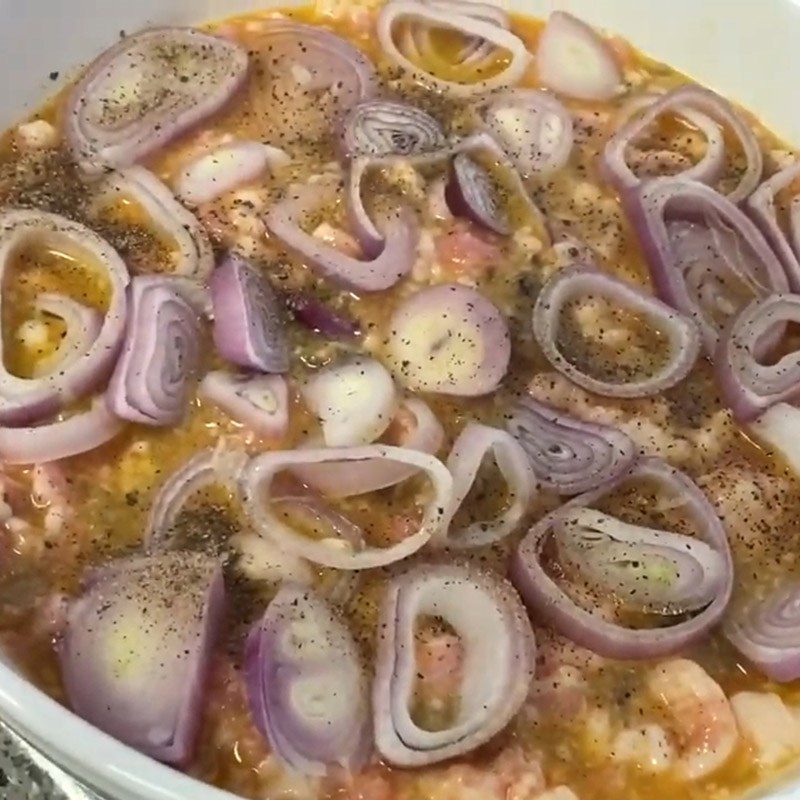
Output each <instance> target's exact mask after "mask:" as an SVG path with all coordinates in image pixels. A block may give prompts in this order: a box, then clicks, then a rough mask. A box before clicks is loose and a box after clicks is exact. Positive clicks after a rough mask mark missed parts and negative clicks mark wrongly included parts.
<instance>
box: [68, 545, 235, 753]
mask: <svg viewBox="0 0 800 800" xmlns="http://www.w3.org/2000/svg"><path fill="white" fill-rule="evenodd" d="M224 610H225V585H224V582H223V578H222V569H221V566H220V564H219V562H218V561H216V560H215V559H213V558H209V557H208V556H205V555H200V554H196V553H195V554H190V553H184V552H174V553H165V554H159V555H157V556H135V557H133V558H129V559H125V560H122V561H116V562H112V563H111V564H109V565H108V566H105V567H101V568H99V569H95V570H93V571H92V572H90V573H89V575H88V577H87V580H86V583H85V588H84V592H83V594H82V595H81V596H80V597H78V598H76V599H74V600H72V601H71V602H70V604H69V607H68V610H67V623H66V629H65V631H64V635H63V638H62V640H61V642H60V643H59V647H58V651H59V658H60V661H61V670H62V677H63V680H64V686H65V688H66V693H67V698H68V700H69V704H70V705H71V706H72V708H73V710H74V711H75V712H76V713H77V714H79V715H80V716H82V717H83V718H84V719H86V720H87V721H88V722H90V723H92V724H93V725H96V726H97V727H98V728H100V729H101V730H103V731H105V732H106V733H108V734H110V735H111V736H114V737H115V738H117V739H119V740H120V741H122V742H124V743H125V744H128V745H130V746H131V747H134V748H136V749H138V750H141V751H142V752H143V753H146V754H147V755H149V756H152V757H153V758H156V759H158V760H159V761H164V762H166V763H168V764H175V765H185V764H186V763H187V762H188V761H189V760H190V759H191V757H192V754H193V752H194V748H195V742H196V739H197V734H198V733H199V729H200V722H201V717H202V706H203V698H204V693H205V688H206V680H207V677H208V673H209V668H210V666H211V655H212V649H213V647H214V644H215V641H216V639H217V637H218V634H219V633H220V631H221V624H222V618H223V614H224Z"/></svg>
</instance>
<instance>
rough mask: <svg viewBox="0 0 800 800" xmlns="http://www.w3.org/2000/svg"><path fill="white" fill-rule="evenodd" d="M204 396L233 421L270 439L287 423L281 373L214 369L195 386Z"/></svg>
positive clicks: (285, 391) (286, 389)
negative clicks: (261, 373)
mask: <svg viewBox="0 0 800 800" xmlns="http://www.w3.org/2000/svg"><path fill="white" fill-rule="evenodd" d="M198 393H199V395H200V397H203V398H205V399H206V400H208V401H210V402H211V403H213V404H214V405H216V406H218V407H219V408H220V409H221V410H222V411H224V412H225V413H226V414H228V415H229V416H230V417H232V418H233V419H234V420H236V422H239V423H241V424H242V425H244V426H245V427H247V428H250V429H251V430H253V431H255V432H256V433H258V434H261V435H262V436H266V437H268V438H270V439H279V438H281V437H282V436H284V435H285V434H286V430H287V428H288V427H289V387H288V386H287V384H286V378H284V377H283V376H282V375H252V374H237V373H233V372H226V371H225V370H214V371H213V372H209V373H208V374H207V375H206V376H205V377H204V378H203V380H201V381H200V385H199V386H198Z"/></svg>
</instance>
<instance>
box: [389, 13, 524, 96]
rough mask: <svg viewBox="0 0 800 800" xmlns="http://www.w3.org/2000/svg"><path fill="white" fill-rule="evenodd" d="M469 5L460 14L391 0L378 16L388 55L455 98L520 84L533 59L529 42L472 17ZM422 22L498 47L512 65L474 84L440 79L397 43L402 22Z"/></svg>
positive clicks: (484, 20)
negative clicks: (408, 55)
mask: <svg viewBox="0 0 800 800" xmlns="http://www.w3.org/2000/svg"><path fill="white" fill-rule="evenodd" d="M468 6H469V4H465V5H464V6H460V7H459V8H460V13H459V12H456V11H455V9H454V8H453V7H452V6H447V7H444V8H442V7H441V6H439V5H438V4H433V3H424V2H419V1H418V0H389V2H388V3H386V4H385V5H384V6H383V8H382V9H381V11H380V14H379V15H378V39H379V41H380V44H381V48H382V50H383V52H384V54H385V55H386V56H387V57H388V58H389V59H391V60H392V61H393V62H394V63H395V64H397V65H398V66H399V67H401V68H402V69H404V70H405V71H406V72H408V73H409V74H410V75H413V76H414V77H417V78H422V79H423V80H424V81H425V82H426V83H428V84H430V85H431V86H433V87H434V88H437V89H441V90H444V91H446V92H447V93H448V94H450V95H452V96H455V97H471V96H473V95H476V94H480V93H483V92H488V91H491V90H494V89H500V88H505V87H508V86H513V85H514V84H516V83H517V82H518V81H519V80H520V78H522V76H523V74H524V72H525V70H526V69H527V67H528V64H529V62H530V59H531V56H530V53H529V52H528V51H527V49H526V47H525V43H524V42H523V41H522V39H520V38H519V37H518V36H517V35H515V34H513V33H511V31H509V30H506V29H505V28H503V27H502V26H500V25H497V24H495V22H494V21H489V20H487V19H484V18H480V17H474V16H469V9H468ZM401 20H402V21H406V22H419V23H422V24H425V25H429V26H431V27H435V28H445V29H449V30H454V31H457V32H459V33H462V34H464V35H465V36H467V37H479V38H480V39H483V40H485V41H486V42H490V43H491V44H493V45H495V46H496V47H497V48H500V49H502V50H505V51H507V52H508V55H509V60H508V64H507V65H506V66H505V67H504V68H503V69H502V70H501V71H500V72H498V73H497V74H495V75H492V76H491V77H489V78H486V79H484V80H479V81H475V82H474V83H459V82H457V81H448V80H443V79H441V78H437V77H436V76H435V75H433V74H431V73H429V72H424V71H423V70H421V69H420V67H418V66H417V65H416V64H414V63H413V61H411V60H410V59H409V58H408V57H407V56H406V55H404V54H403V52H402V51H401V50H400V49H399V48H398V46H397V44H395V26H396V25H397V23H398V22H400V21H401Z"/></svg>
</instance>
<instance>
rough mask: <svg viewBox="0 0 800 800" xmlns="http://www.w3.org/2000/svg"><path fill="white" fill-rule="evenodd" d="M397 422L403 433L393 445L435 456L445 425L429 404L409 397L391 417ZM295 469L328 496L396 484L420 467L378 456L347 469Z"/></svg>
mask: <svg viewBox="0 0 800 800" xmlns="http://www.w3.org/2000/svg"><path fill="white" fill-rule="evenodd" d="M409 418H410V419H409ZM394 424H398V425H399V426H400V427H401V432H400V434H399V436H398V437H397V440H396V441H395V440H392V441H391V444H393V445H397V446H398V447H404V448H407V449H409V450H418V451H419V452H420V453H428V454H430V455H436V453H437V452H438V451H439V449H440V448H441V447H442V445H443V444H444V428H442V424H441V423H440V422H439V420H438V419H437V418H436V415H435V414H434V413H433V411H431V409H430V407H429V406H428V405H427V404H426V403H423V402H422V400H419V399H418V398H416V397H407V398H406V399H405V400H403V401H402V402H401V403H400V406H399V407H398V409H397V413H396V415H395V418H394V420H392V425H394ZM292 472H293V473H294V474H295V475H296V476H297V477H298V478H300V480H302V481H303V483H305V484H306V485H308V486H311V487H312V488H314V489H316V490H317V491H318V492H322V494H324V495H327V496H328V497H352V496H353V495H357V494H366V493H367V492H377V491H378V490H379V489H386V488H388V487H390V486H394V485H396V484H398V483H400V482H401V481H404V480H406V479H407V478H410V477H411V476H412V475H415V474H417V473H418V472H419V469H418V468H416V467H413V466H409V465H408V464H401V463H399V462H396V461H387V460H386V459H381V458H377V459H373V460H371V461H370V460H367V461H357V462H352V463H350V464H347V465H346V466H345V467H344V468H342V465H340V464H337V463H329V464H305V465H302V466H299V467H295V468H294V469H293V470H292Z"/></svg>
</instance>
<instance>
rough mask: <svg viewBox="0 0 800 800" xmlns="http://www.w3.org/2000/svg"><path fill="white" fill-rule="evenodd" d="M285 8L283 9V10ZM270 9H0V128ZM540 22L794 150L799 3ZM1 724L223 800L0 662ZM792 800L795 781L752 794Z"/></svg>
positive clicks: (114, 781) (611, 4)
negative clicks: (169, 31) (100, 62)
mask: <svg viewBox="0 0 800 800" xmlns="http://www.w3.org/2000/svg"><path fill="white" fill-rule="evenodd" d="M289 1H290V0H289ZM268 2H269V0H135V1H134V2H119V0H0V31H2V34H1V35H0V70H2V75H3V80H2V81H0V126H2V127H6V126H7V125H10V124H12V123H13V122H14V121H15V120H18V119H19V118H20V117H22V116H24V115H25V114H26V113H27V112H29V111H30V110H31V109H32V108H35V107H36V105H37V104H39V103H41V101H42V99H43V98H45V97H47V95H48V94H50V93H52V92H53V90H54V84H53V82H52V81H51V80H50V78H49V74H50V73H51V72H56V71H57V72H58V73H59V74H60V76H62V78H63V76H64V75H69V74H70V73H71V72H73V71H74V70H75V68H76V67H77V66H78V65H80V64H81V63H85V62H86V60H87V59H89V58H91V57H92V56H94V55H95V54H96V53H98V52H99V51H101V50H102V49H104V48H105V47H107V46H108V45H109V44H111V43H112V42H113V41H114V40H115V38H116V37H117V36H118V35H119V32H120V31H121V30H125V31H134V30H136V29H138V28H142V27H145V26H147V25H153V24H162V25H163V24H174V23H194V22H201V21H203V20H207V19H214V18H219V17H224V16H228V15H231V14H235V13H237V12H243V11H247V10H249V9H253V8H259V7H263V6H264V5H266V4H267V3H268ZM509 4H510V6H511V8H516V9H517V10H520V11H524V12H526V13H530V14H535V15H546V14H547V13H548V12H550V11H551V10H553V9H555V8H563V9H567V10H570V11H573V12H574V13H576V14H578V15H579V16H581V17H583V18H584V19H586V20H587V21H589V22H592V23H594V24H596V25H598V26H601V27H603V28H606V29H608V30H610V31H614V32H616V33H619V34H621V35H623V36H625V37H627V38H629V39H630V40H631V41H632V42H633V43H634V44H636V45H637V46H638V47H640V48H641V49H643V50H644V51H645V52H647V53H649V54H651V55H653V56H654V57H656V58H659V59H661V60H663V61H665V62H667V63H668V64H670V65H672V66H673V67H675V68H677V69H680V70H682V71H684V72H686V73H688V74H689V75H691V76H692V77H693V78H696V79H697V80H699V81H701V82H703V83H705V84H708V85H710V86H711V87H713V88H714V89H717V90H719V91H720V92H722V93H723V94H725V95H727V96H729V97H731V98H734V99H736V100H738V101H740V102H742V103H743V104H744V105H746V106H748V107H749V108H751V109H752V110H754V111H755V112H756V113H758V114H759V115H760V116H761V117H762V118H763V119H764V121H765V122H766V123H767V124H768V125H769V126H770V127H771V128H772V129H773V130H775V131H777V132H778V133H779V134H781V135H782V136H784V137H785V138H786V139H787V140H788V141H790V142H792V143H794V144H796V145H798V146H800V90H798V79H799V78H800V47H798V42H800V0H666V1H664V0H662V2H657V0H510V2H509ZM0 716H1V717H2V718H3V719H5V720H7V721H8V722H9V723H10V724H11V725H12V726H13V727H15V728H16V729H17V730H18V731H19V732H20V733H22V734H23V735H24V736H26V737H27V738H28V739H29V740H30V741H31V742H32V743H33V744H34V745H36V746H37V747H39V748H40V749H41V750H43V751H44V752H45V753H46V754H47V755H49V756H50V757H51V758H53V759H54V760H55V761H56V762H58V763H59V764H60V765H62V766H63V767H64V768H65V769H66V770H68V771H69V772H71V773H72V774H74V775H75V776H77V777H78V778H80V779H81V780H83V781H85V782H86V783H87V784H89V785H90V786H91V787H93V788H96V789H97V790H99V791H100V792H102V793H103V794H106V795H108V796H109V797H110V798H113V799H114V800H226V799H227V800H233V796H232V795H230V794H228V793H226V792H221V791H219V790H217V789H213V788H211V787H209V786H206V785H204V784H201V783H198V782H197V781H194V780H191V779H190V778H187V777H186V776H184V775H181V774H180V773H178V772H175V771H173V770H171V769H168V768H167V767H164V766H161V765H159V764H157V763H156V762H154V761H151V760H150V759H148V758H145V757H144V756H142V755H139V754H138V753H136V752H134V751H133V750H130V749H129V748H127V747H125V746H123V745H121V744H119V743H118V742H116V741H115V740H114V739H111V738H110V737H108V736H106V735H105V734H103V733H101V732H100V731H98V730H96V729H95V728H93V727H92V726H90V725H88V724H87V723H85V722H83V721H82V720H81V719H79V718H77V717H76V716H74V715H73V714H71V713H70V712H68V711H66V710H64V709H63V708H62V707H61V706H59V705H58V704H57V703H55V702H53V701H52V700H50V699H49V698H48V697H46V696H45V695H44V694H42V693H41V692H40V691H39V690H38V689H36V688H34V687H33V686H32V685H31V684H30V683H28V682H27V681H26V680H25V679H24V678H22V677H21V676H20V675H19V674H18V673H17V672H16V671H15V669H14V666H13V664H11V663H8V662H7V661H4V660H3V657H2V654H0ZM759 794H760V796H762V797H764V796H768V797H770V798H772V800H789V798H800V778H797V779H793V778H792V776H788V777H787V778H786V779H785V780H784V782H783V784H782V785H781V786H780V787H777V788H775V789H773V790H772V791H770V792H767V793H765V792H764V791H762V792H760V793H759Z"/></svg>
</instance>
